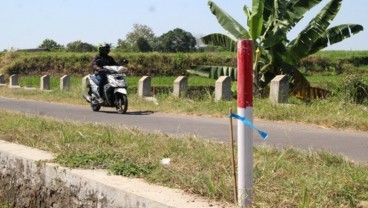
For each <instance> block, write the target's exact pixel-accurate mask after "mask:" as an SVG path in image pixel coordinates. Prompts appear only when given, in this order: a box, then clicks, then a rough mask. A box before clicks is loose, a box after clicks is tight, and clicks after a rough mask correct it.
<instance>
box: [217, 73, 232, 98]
mask: <svg viewBox="0 0 368 208" xmlns="http://www.w3.org/2000/svg"><path fill="white" fill-rule="evenodd" d="M230 99H231V78H230V77H228V76H221V77H219V78H218V79H217V80H216V85H215V101H220V100H230Z"/></svg>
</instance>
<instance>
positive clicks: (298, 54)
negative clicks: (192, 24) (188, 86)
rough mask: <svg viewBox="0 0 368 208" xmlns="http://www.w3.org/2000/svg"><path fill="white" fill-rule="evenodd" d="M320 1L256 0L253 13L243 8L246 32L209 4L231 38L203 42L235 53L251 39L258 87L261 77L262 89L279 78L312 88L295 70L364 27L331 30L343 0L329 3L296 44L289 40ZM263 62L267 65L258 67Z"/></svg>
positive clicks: (212, 36) (220, 36)
mask: <svg viewBox="0 0 368 208" xmlns="http://www.w3.org/2000/svg"><path fill="white" fill-rule="evenodd" d="M321 1H322V0H279V1H273V0H253V1H252V11H251V10H250V9H249V8H248V7H247V6H245V7H244V12H245V14H246V16H247V26H248V30H246V29H245V28H244V27H243V26H242V25H240V24H239V23H238V22H237V21H236V20H235V19H233V18H232V17H231V16H230V15H228V14H227V13H226V12H225V11H223V10H222V9H221V8H219V7H218V6H217V5H216V4H215V3H214V2H213V1H212V0H209V1H208V5H209V7H210V10H211V12H212V13H213V14H214V15H215V16H216V18H217V20H218V22H219V23H220V25H221V26H222V27H223V28H224V29H225V30H227V31H228V32H229V33H230V34H231V36H228V35H223V34H210V35H207V36H205V37H203V41H204V42H205V43H206V44H213V45H220V46H225V47H227V48H229V49H230V50H232V51H235V50H236V42H237V40H241V39H252V40H253V45H254V48H255V50H254V57H255V59H254V64H253V68H254V75H255V76H254V77H255V85H256V86H259V85H258V81H259V77H260V76H259V75H258V73H260V74H261V75H262V76H263V78H264V80H265V81H264V82H263V83H261V86H265V85H266V84H267V83H268V82H269V81H270V80H271V79H272V78H273V77H274V76H275V75H277V74H289V75H290V76H291V77H292V80H294V84H295V85H296V86H303V85H308V86H309V82H308V81H307V80H306V79H305V78H304V76H302V74H301V73H300V72H299V71H298V70H297V69H296V68H295V64H296V63H297V62H298V61H300V60H301V59H302V58H304V57H307V56H309V55H311V54H313V53H316V52H318V51H319V50H321V49H323V48H326V47H328V46H329V45H332V44H335V43H337V42H340V41H342V40H344V39H345V38H348V37H351V35H353V34H356V33H358V32H360V31H363V27H362V26H361V25H358V24H342V25H338V26H335V27H331V28H329V26H330V23H331V21H332V20H333V19H334V18H335V16H336V15H337V13H338V11H339V9H340V7H341V2H342V0H330V1H329V3H327V4H326V5H325V7H324V8H322V10H321V11H320V12H319V13H318V14H317V15H316V16H315V17H314V18H313V19H312V20H311V21H310V22H309V24H308V25H307V26H306V27H305V28H304V30H302V31H301V32H300V34H299V35H298V36H297V37H296V38H295V39H294V40H291V41H290V40H288V38H287V33H288V32H289V31H290V30H291V29H292V28H293V27H294V26H295V25H296V24H297V23H298V22H299V21H300V20H301V19H302V18H303V16H304V14H305V13H306V12H308V11H309V10H310V9H312V8H313V7H314V6H316V5H318V4H319V3H320V2H321ZM260 62H264V63H265V64H264V65H263V66H262V67H259V65H258V64H259V63H260Z"/></svg>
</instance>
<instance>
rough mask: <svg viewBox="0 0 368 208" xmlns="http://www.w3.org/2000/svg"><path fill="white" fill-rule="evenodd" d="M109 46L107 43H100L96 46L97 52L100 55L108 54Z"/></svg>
mask: <svg viewBox="0 0 368 208" xmlns="http://www.w3.org/2000/svg"><path fill="white" fill-rule="evenodd" d="M110 47H111V46H110V44H108V43H105V42H103V43H100V44H98V52H100V53H102V54H108V53H109V52H110Z"/></svg>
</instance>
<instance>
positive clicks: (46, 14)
mask: <svg viewBox="0 0 368 208" xmlns="http://www.w3.org/2000/svg"><path fill="white" fill-rule="evenodd" d="M1 1H2V4H1V6H0V20H1V32H0V51H2V50H4V49H10V48H15V49H25V48H36V47H38V46H39V45H40V44H41V43H42V41H43V40H45V39H47V38H49V39H52V40H54V41H56V42H57V43H59V44H62V45H66V44H68V43H70V42H73V41H76V40H81V41H82V42H87V43H90V44H93V45H97V44H98V43H100V42H108V43H112V44H113V45H115V46H116V44H117V40H118V39H125V37H126V35H127V33H129V32H131V31H132V30H133V24H142V25H147V26H149V27H150V28H152V30H153V31H154V33H155V34H156V36H160V35H162V34H163V33H166V32H168V31H170V30H173V29H175V28H181V29H183V30H185V31H188V32H190V33H192V34H193V36H195V37H200V36H203V35H207V34H210V33H226V32H225V31H224V30H223V29H222V27H221V26H220V25H219V24H218V22H217V20H216V18H215V16H213V15H212V13H211V12H210V10H209V8H208V6H207V0H132V1H125V0H1ZM214 2H216V3H217V4H218V5H219V6H220V7H221V8H222V9H224V10H225V11H226V12H228V13H229V14H230V15H231V16H232V17H234V18H235V19H236V20H237V21H238V22H239V23H240V24H242V25H243V26H246V16H245V14H244V12H243V6H244V5H247V6H249V7H251V0H214ZM327 2H328V0H323V1H322V2H321V3H320V4H319V5H318V7H316V8H315V9H313V10H312V11H310V12H309V13H308V15H306V17H305V20H304V21H302V22H301V23H300V24H299V25H298V26H297V27H296V28H295V29H294V30H292V31H291V32H290V35H289V37H296V35H297V34H298V32H300V30H301V29H302V28H304V27H305V26H306V24H307V22H309V20H310V19H311V18H312V16H313V15H315V14H316V12H318V11H319V10H320V9H321V7H323V6H324V5H325V4H327ZM367 20H368V1H367V0H344V1H343V3H342V8H341V10H340V12H339V13H338V15H337V17H336V19H335V20H334V21H333V22H332V24H331V25H332V26H334V25H339V24H345V23H356V24H361V25H363V27H364V29H365V31H363V32H360V33H359V34H357V35H355V36H353V37H351V38H349V39H346V40H344V41H343V42H341V43H337V44H334V45H332V46H330V47H328V48H327V50H368V41H367V40H368V24H367Z"/></svg>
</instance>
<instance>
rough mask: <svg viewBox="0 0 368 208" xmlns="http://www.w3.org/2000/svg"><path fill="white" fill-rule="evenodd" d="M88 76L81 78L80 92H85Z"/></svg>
mask: <svg viewBox="0 0 368 208" xmlns="http://www.w3.org/2000/svg"><path fill="white" fill-rule="evenodd" d="M88 76H89V75H87V76H85V77H83V78H82V92H85V91H86V88H87V85H88V83H87V78H88Z"/></svg>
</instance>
